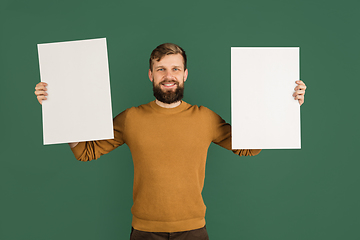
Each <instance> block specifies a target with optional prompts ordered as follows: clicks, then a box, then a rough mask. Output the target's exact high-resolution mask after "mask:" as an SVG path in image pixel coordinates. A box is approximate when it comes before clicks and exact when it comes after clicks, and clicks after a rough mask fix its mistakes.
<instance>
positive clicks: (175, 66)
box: [155, 65, 181, 69]
mask: <svg viewBox="0 0 360 240" xmlns="http://www.w3.org/2000/svg"><path fill="white" fill-rule="evenodd" d="M171 67H172V68H181V66H177V65H174V66H171ZM158 68H165V67H164V66H157V67H155V69H158Z"/></svg>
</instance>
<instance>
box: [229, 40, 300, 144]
mask: <svg viewBox="0 0 360 240" xmlns="http://www.w3.org/2000/svg"><path fill="white" fill-rule="evenodd" d="M299 77H300V76H299V48H298V47H232V48H231V120H232V123H231V125H232V148H233V149H291V148H292V149H298V148H301V139H300V105H299V102H298V101H297V100H294V97H293V96H292V94H293V93H294V88H295V87H296V86H297V84H296V83H295V81H296V80H299V79H300V78H299Z"/></svg>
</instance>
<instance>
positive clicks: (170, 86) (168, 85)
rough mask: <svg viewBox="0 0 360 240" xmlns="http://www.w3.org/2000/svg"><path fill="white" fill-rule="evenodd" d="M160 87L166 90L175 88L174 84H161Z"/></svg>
mask: <svg viewBox="0 0 360 240" xmlns="http://www.w3.org/2000/svg"><path fill="white" fill-rule="evenodd" d="M161 85H162V86H164V88H166V89H171V88H174V87H176V86H177V84H176V83H175V82H171V83H161Z"/></svg>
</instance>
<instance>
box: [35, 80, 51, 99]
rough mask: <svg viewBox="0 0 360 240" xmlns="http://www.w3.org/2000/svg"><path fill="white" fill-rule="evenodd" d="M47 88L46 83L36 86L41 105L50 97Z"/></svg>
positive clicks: (36, 93)
mask: <svg viewBox="0 0 360 240" xmlns="http://www.w3.org/2000/svg"><path fill="white" fill-rule="evenodd" d="M46 86H47V83H44V82H39V83H38V84H36V86H35V95H36V96H37V100H38V101H39V103H40V104H42V101H43V100H46V99H47V98H46V96H47V95H48V94H47V92H46V90H47V89H46Z"/></svg>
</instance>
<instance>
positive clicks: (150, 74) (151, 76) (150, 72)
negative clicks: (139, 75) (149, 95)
mask: <svg viewBox="0 0 360 240" xmlns="http://www.w3.org/2000/svg"><path fill="white" fill-rule="evenodd" d="M149 79H150V81H151V82H152V81H153V80H154V78H153V75H152V71H151V69H149Z"/></svg>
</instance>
